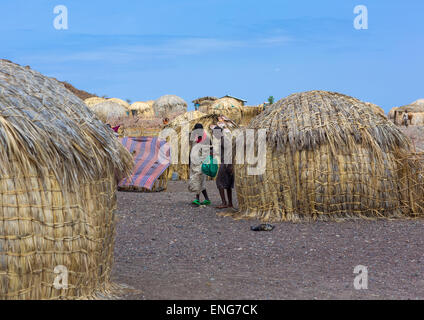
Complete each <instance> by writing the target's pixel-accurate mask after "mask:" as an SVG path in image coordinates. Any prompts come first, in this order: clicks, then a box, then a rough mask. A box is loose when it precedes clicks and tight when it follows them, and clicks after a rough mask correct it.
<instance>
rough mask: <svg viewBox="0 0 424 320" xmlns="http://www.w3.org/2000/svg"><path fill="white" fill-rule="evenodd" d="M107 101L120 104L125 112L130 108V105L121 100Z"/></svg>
mask: <svg viewBox="0 0 424 320" xmlns="http://www.w3.org/2000/svg"><path fill="white" fill-rule="evenodd" d="M107 101H110V102H115V103H117V104H120V105H121V106H123V107H124V108H125V109H127V110H128V109H129V108H130V104H129V103H128V102H126V101H124V100H122V99H118V98H110V99H107Z"/></svg>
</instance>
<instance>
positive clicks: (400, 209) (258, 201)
mask: <svg viewBox="0 0 424 320" xmlns="http://www.w3.org/2000/svg"><path fill="white" fill-rule="evenodd" d="M246 102H247V101H245V100H243V99H240V98H235V97H232V96H228V95H227V96H224V97H222V98H215V97H204V98H199V99H197V100H195V101H194V104H195V107H196V111H191V112H187V110H188V105H187V103H186V102H185V101H184V100H183V99H182V98H180V97H178V96H174V95H166V96H163V97H160V98H159V99H157V100H155V101H153V100H150V101H146V102H141V101H140V102H135V103H133V104H130V103H128V102H126V101H124V100H122V99H117V98H112V99H107V98H99V97H91V98H88V99H87V100H85V101H84V102H83V101H81V100H80V99H79V98H77V97H76V96H74V95H73V94H72V93H71V92H70V91H68V90H67V89H66V88H65V87H64V86H63V85H62V84H60V83H59V82H58V81H56V80H54V79H51V78H47V77H45V76H43V75H41V74H40V73H38V72H36V71H33V70H31V69H29V68H23V67H21V66H18V65H16V64H13V63H11V62H9V61H5V60H0V139H1V141H2V144H1V146H0V154H1V156H2V159H3V161H2V162H1V164H0V195H1V198H2V202H1V203H0V209H1V210H2V212H3V214H2V215H0V299H89V298H97V297H105V296H108V295H109V294H110V293H111V292H112V291H113V290H112V289H114V288H115V286H114V285H113V284H112V283H111V281H110V275H111V268H112V262H113V248H114V232H115V214H114V211H115V210H116V191H117V189H118V185H120V186H121V184H120V181H124V182H126V183H123V186H122V187H120V188H121V190H126V191H149V192H151V191H163V190H166V187H167V183H168V180H169V179H170V178H173V177H174V176H175V175H176V176H177V177H178V178H179V179H183V180H186V179H188V178H189V165H188V163H187V162H186V161H185V160H187V159H188V157H189V152H190V149H189V148H184V146H183V145H182V144H183V143H188V144H190V141H189V136H184V135H186V133H187V132H186V131H184V130H185V129H187V130H188V131H190V130H192V128H193V127H194V125H195V124H196V123H201V124H202V125H203V127H204V129H205V131H206V134H207V135H208V136H209V137H211V136H212V129H213V128H214V127H215V126H216V125H218V124H219V125H223V126H225V128H226V129H228V130H229V132H230V133H234V134H233V138H234V139H236V138H239V137H240V136H243V137H245V136H247V135H245V133H246V131H247V130H251V129H253V130H254V131H255V132H256V137H257V136H258V134H257V132H258V130H260V129H265V130H266V134H265V143H264V144H263V145H262V146H263V147H264V149H265V152H263V153H258V152H257V153H256V154H255V156H257V157H261V156H264V158H263V159H264V162H263V165H264V167H263V169H264V170H262V171H261V170H259V171H256V172H259V173H257V174H252V169H255V166H254V165H253V166H252V165H251V164H248V163H246V162H245V163H244V164H241V163H238V162H234V175H235V182H236V193H237V197H238V202H239V210H238V211H237V212H224V213H222V214H223V215H228V216H231V217H233V218H235V219H258V220H261V221H264V222H283V221H291V222H303V221H308V222H309V221H318V220H324V221H329V220H335V221H342V220H346V219H358V218H363V219H376V218H390V219H391V218H417V217H422V216H423V215H424V155H423V154H420V153H418V152H416V150H415V149H414V147H413V145H412V144H411V141H410V140H409V138H408V137H407V136H405V135H404V134H403V133H402V131H401V130H400V129H399V128H398V127H397V126H396V124H399V123H400V122H401V120H400V119H402V114H403V113H404V112H406V110H407V111H408V113H410V114H411V115H412V116H411V124H413V125H419V124H424V123H423V122H422V120H423V119H424V116H423V115H424V102H423V101H422V100H418V101H416V102H414V103H412V104H410V105H408V106H404V107H399V108H396V109H394V110H392V111H391V112H390V114H389V117H388V118H387V117H386V115H385V114H384V111H383V110H382V109H381V108H380V107H379V106H376V105H374V104H372V103H368V102H361V101H360V100H358V99H355V98H352V97H349V96H346V95H343V94H339V93H334V92H326V91H310V92H302V93H296V94H293V95H290V96H288V97H287V98H284V99H281V100H280V101H278V102H276V103H274V104H272V105H267V106H266V107H265V105H264V104H263V105H258V106H246ZM130 118H131V119H133V120H132V121H133V122H132V123H131V126H133V127H134V128H135V127H137V126H138V127H141V128H142V130H143V131H142V132H140V134H139V135H138V136H140V137H139V138H135V137H132V138H131V139H132V140H131V139H129V137H120V138H121V140H118V139H117V137H116V136H115V135H114V134H113V132H112V130H111V129H110V128H109V127H108V126H107V125H106V124H116V121H117V120H116V119H119V121H120V123H121V124H122V122H123V120H122V119H127V120H128V119H130ZM164 119H167V120H168V121H169V122H168V121H167V122H165V121H164ZM114 121H115V122H114ZM128 121H129V120H128ZM124 126H125V125H124ZM147 127H149V128H150V127H151V128H153V129H154V130H152V132H151V134H150V133H149V134H146V131H145V130H146V128H147ZM124 129H128V130H129V129H132V127H130V126H129V127H128V128H124ZM162 129H172V130H168V132H169V131H172V132H174V133H175V135H174V136H166V132H167V131H166V130H164V131H162ZM160 131H162V132H165V137H162V136H161V135H160V134H159V132H160ZM124 132H127V133H128V132H131V131H130V130H129V131H124ZM236 132H238V133H237V134H236ZM121 133H122V132H121ZM128 135H129V136H136V134H128ZM147 135H148V137H147ZM183 136H184V137H183ZM136 143H138V144H139V147H138V149H136V148H135V145H136ZM166 143H167V144H168V145H169V147H170V150H171V154H172V150H175V149H178V150H179V151H180V152H178V154H179V155H178V157H179V158H178V160H179V161H178V164H171V165H170V166H169V167H167V166H165V165H163V164H160V165H158V166H157V167H155V168H153V169H152V172H155V174H156V175H157V180H156V181H149V179H147V181H146V184H142V186H141V187H139V186H138V185H137V183H139V182H140V181H139V179H138V178H136V179H133V180H134V181H135V183H134V184H132V182H131V183H129V182H128V181H133V180H131V179H132V177H131V175H136V174H137V171H138V170H137V168H138V167H137V165H140V163H141V162H143V161H145V162H146V163H150V162H152V161H150V160H149V161H146V157H144V154H143V152H144V151H143V150H145V149H149V150H153V148H154V147H155V148H156V149H157V150H160V149H161V147H162V145H163V144H166ZM246 143H247V144H251V145H253V146H254V149H255V150H258V148H259V142H258V140H257V139H254V140H253V141H246ZM146 145H149V147H148V148H145V147H144V146H146ZM238 147H239V146H238V144H237V143H234V144H233V155H235V154H236V153H237V151H238V150H237V148H238ZM182 150H185V151H184V152H181V151H182ZM243 151H246V150H243ZM233 159H234V161H235V159H237V157H235V156H233ZM134 160H136V162H137V163H138V164H135V163H134ZM148 169H151V168H148ZM256 169H258V167H256ZM253 171H255V170H253ZM155 178H156V177H155ZM145 185H149V186H150V187H149V188H148V189H146V188H145V187H144V186H145ZM58 265H60V266H65V267H66V268H67V270H68V272H69V283H71V284H72V285H71V286H70V287H69V288H68V289H66V290H64V289H62V288H61V287H56V286H55V278H56V275H57V274H56V273H55V272H56V271H55V268H56V267H57V266H58Z"/></svg>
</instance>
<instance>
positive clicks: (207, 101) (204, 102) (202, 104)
mask: <svg viewBox="0 0 424 320" xmlns="http://www.w3.org/2000/svg"><path fill="white" fill-rule="evenodd" d="M216 100H218V98H216V97H202V98H198V99H196V100H194V101H193V103H194V105H195V106H197V110H198V111H200V112H203V113H208V110H209V107H210V106H211V105H212V104H213V103H214V102H215V101H216Z"/></svg>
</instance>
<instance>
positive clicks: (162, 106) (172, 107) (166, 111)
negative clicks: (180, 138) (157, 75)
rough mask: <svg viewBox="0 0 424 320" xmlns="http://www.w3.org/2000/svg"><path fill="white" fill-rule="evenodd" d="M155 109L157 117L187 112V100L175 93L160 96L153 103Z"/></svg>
mask: <svg viewBox="0 0 424 320" xmlns="http://www.w3.org/2000/svg"><path fill="white" fill-rule="evenodd" d="M153 110H154V112H155V116H156V117H161V118H165V117H168V118H169V117H170V116H171V115H175V114H181V113H186V112H187V102H185V101H184V100H183V99H182V98H180V97H178V96H174V95H166V96H163V97H160V98H159V99H157V100H156V101H155V103H154V104H153Z"/></svg>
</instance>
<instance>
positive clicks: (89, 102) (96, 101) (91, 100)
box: [84, 97, 106, 108]
mask: <svg viewBox="0 0 424 320" xmlns="http://www.w3.org/2000/svg"><path fill="white" fill-rule="evenodd" d="M105 101H106V99H104V98H99V97H91V98H88V99H85V100H84V103H85V104H86V105H87V106H88V107H89V108H91V107H93V106H95V105H96V104H99V103H102V102H105Z"/></svg>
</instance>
